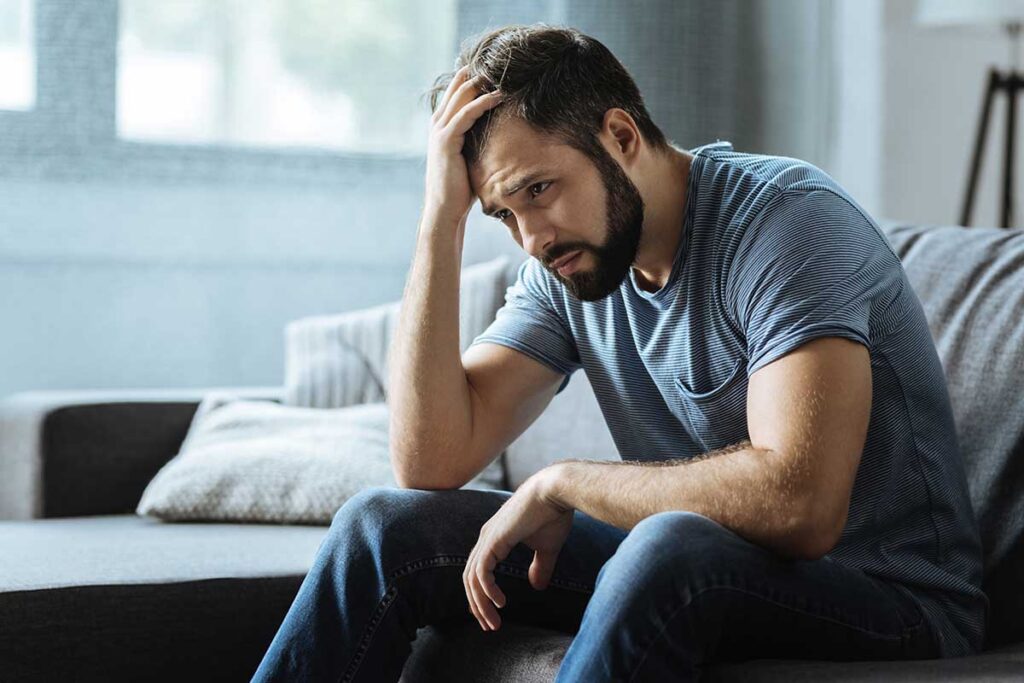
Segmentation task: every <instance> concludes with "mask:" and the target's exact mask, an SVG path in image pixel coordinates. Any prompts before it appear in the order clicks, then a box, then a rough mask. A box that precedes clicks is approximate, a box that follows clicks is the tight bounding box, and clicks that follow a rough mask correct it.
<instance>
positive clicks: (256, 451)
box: [137, 393, 504, 525]
mask: <svg viewBox="0 0 1024 683" xmlns="http://www.w3.org/2000/svg"><path fill="white" fill-rule="evenodd" d="M503 480H504V472H503V470H502V467H501V463H500V462H498V461H497V460H495V461H494V462H492V463H490V464H489V465H488V466H487V467H486V468H484V470H483V471H482V472H481V473H480V474H479V475H477V476H476V477H474V478H473V480H472V481H470V482H468V483H467V484H466V485H465V487H466V488H487V489H493V488H500V487H501V484H502V483H503ZM370 486H397V482H396V481H395V476H394V472H393V470H392V467H391V456H390V452H389V447H388V406H387V404H386V403H366V404H363V405H353V406H346V407H344V408H329V409H328V408H302V407H297V406H286V405H280V404H278V403H274V402H271V401H246V400H237V399H234V398H232V397H231V396H230V394H220V393H211V394H210V395H209V396H207V397H206V398H205V399H203V402H202V404H201V405H200V406H199V409H198V410H197V411H196V416H195V419H194V420H193V422H192V426H191V428H190V429H189V432H188V435H187V436H186V437H185V441H184V443H182V446H181V452H180V453H179V454H178V455H177V456H176V457H174V458H173V459H172V460H171V461H170V462H169V463H167V464H166V465H165V466H164V467H163V468H162V469H161V470H160V471H159V472H158V473H157V475H156V476H155V477H154V478H153V480H152V481H151V482H150V483H149V486H147V487H146V490H145V491H144V492H143V494H142V500H141V501H139V506H138V510H137V512H138V513H139V514H143V515H152V516H154V517H158V518H160V519H163V520H166V521H175V522H177V521H219V522H273V523H285V524H322V525H329V524H330V523H331V520H332V519H333V518H334V513H335V512H337V510H338V508H340V507H341V506H342V505H343V504H344V503H345V501H347V500H348V499H349V498H351V497H352V496H353V495H355V494H356V493H358V492H359V491H361V490H363V489H364V488H367V487H370Z"/></svg>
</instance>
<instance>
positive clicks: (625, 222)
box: [469, 118, 644, 301]
mask: <svg viewBox="0 0 1024 683" xmlns="http://www.w3.org/2000/svg"><path fill="white" fill-rule="evenodd" d="M469 174H470V184H471V186H472V188H473V192H474V193H475V194H476V195H477V197H479V198H480V203H481V206H482V208H483V209H484V211H485V213H489V214H491V215H493V216H494V217H495V218H496V219H498V220H500V221H501V222H502V223H503V224H504V225H505V226H506V227H507V228H508V229H509V231H510V232H511V233H512V237H513V238H514V239H515V240H516V242H518V243H519V246H521V247H522V248H523V249H524V250H525V251H526V252H527V253H528V254H530V255H531V256H533V257H534V258H536V259H537V260H539V261H540V262H541V263H542V264H543V265H544V267H545V268H547V269H548V270H549V271H550V272H551V273H552V274H553V275H554V276H555V277H556V278H558V280H559V281H560V282H561V283H562V284H563V285H565V287H566V289H568V290H569V292H570V293H571V294H572V295H573V296H575V297H576V298H577V299H580V300H582V301H597V300H598V299H602V298H604V297H606V296H608V295H609V294H611V293H612V292H614V291H615V290H616V289H618V287H619V285H620V284H621V283H622V280H623V279H624V278H625V277H626V275H627V274H628V273H629V268H630V266H631V265H632V264H633V261H634V260H635V259H636V253H637V249H638V247H639V244H640V236H641V234H642V232H643V218H644V204H643V200H642V199H641V197H640V192H639V191H638V190H637V188H636V185H634V184H633V182H632V181H631V180H630V179H629V177H628V176H627V175H626V174H625V172H624V171H623V170H622V167H621V166H619V164H618V163H617V162H616V161H615V159H613V158H612V157H611V156H610V155H608V154H607V153H606V154H605V156H604V158H602V159H601V160H600V162H598V163H595V162H594V161H593V160H591V159H590V157H588V156H587V155H585V154H583V153H582V152H580V151H579V150H577V149H575V148H573V147H570V146H569V145H567V144H565V143H564V142H562V141H561V140H559V139H556V138H554V137H552V136H550V135H545V134H543V133H540V132H538V131H537V130H535V129H534V128H532V127H531V126H529V125H528V124H527V123H525V122H523V121H522V120H520V119H512V118H509V119H505V120H502V121H501V122H499V123H497V124H496V125H494V127H493V128H492V129H491V131H490V139H489V140H488V142H487V145H486V147H485V148H484V152H483V155H482V156H481V158H480V159H479V160H478V161H477V162H476V163H474V164H472V165H471V167H470V169H469ZM572 254H576V255H574V256H571V257H570V258H569V259H568V260H566V258H564V257H569V256H570V255H572ZM556 262H558V263H556ZM556 266H557V267H556ZM560 270H561V272H559V271H560Z"/></svg>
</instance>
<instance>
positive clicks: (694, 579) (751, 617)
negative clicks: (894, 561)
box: [652, 513, 938, 662]
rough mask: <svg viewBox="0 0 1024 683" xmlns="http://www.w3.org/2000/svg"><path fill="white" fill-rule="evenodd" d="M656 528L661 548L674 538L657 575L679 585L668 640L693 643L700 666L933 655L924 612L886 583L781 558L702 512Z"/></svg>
mask: <svg viewBox="0 0 1024 683" xmlns="http://www.w3.org/2000/svg"><path fill="white" fill-rule="evenodd" d="M652 522H653V523H654V524H655V525H657V524H658V521H657V520H652ZM661 526H662V527H663V529H662V530H661V537H662V541H663V542H670V541H671V540H672V539H676V540H678V541H679V542H678V543H677V547H678V548H679V550H678V551H677V552H678V556H677V557H676V561H675V562H674V563H673V564H674V567H675V569H668V568H667V567H662V570H663V571H674V572H677V573H681V574H682V576H683V578H684V579H685V580H684V581H683V582H678V581H677V582H673V583H674V585H675V586H676V589H677V590H676V599H675V604H674V607H673V608H672V609H674V610H675V612H674V613H673V614H671V615H665V616H667V621H666V622H665V623H666V624H667V625H668V626H669V628H668V629H667V633H674V634H675V635H676V637H685V638H689V639H691V640H693V641H697V642H699V643H700V644H701V645H702V646H703V647H704V652H703V653H700V656H699V659H700V660H701V661H705V662H712V661H738V660H747V659H757V658H788V659H829V660H855V659H879V660H887V659H910V658H928V657H934V656H938V655H937V649H936V645H935V642H934V638H933V635H932V633H931V632H930V630H929V627H928V624H927V622H926V619H925V617H924V615H923V612H922V611H921V609H920V608H919V607H918V605H917V603H916V601H914V599H913V598H912V597H911V596H910V595H908V594H906V593H903V592H902V591H901V590H899V589H897V587H896V586H895V585H893V584H889V583H887V582H885V581H884V580H882V579H880V578H877V577H874V576H872V575H869V574H867V573H865V572H863V571H861V570H859V569H857V568H854V567H849V566H846V565H844V564H841V563H839V562H837V561H835V560H833V559H832V558H831V557H829V556H827V555H826V556H824V557H822V558H820V559H817V560H799V559H792V558H788V557H785V556H783V555H781V554H779V553H777V552H775V551H772V550H770V549H768V548H765V547H763V546H760V545H757V544H754V543H752V542H750V541H748V540H746V539H745V538H743V537H741V536H739V535H738V534H736V533H734V532H733V531H731V530H730V529H727V528H726V527H724V526H722V525H721V524H719V523H717V522H715V521H714V520H711V519H709V518H707V517H704V516H702V515H697V514H693V513H686V514H672V515H667V516H666V517H665V518H664V519H663V520H661ZM657 535H658V534H657V533H656V534H655V537H657ZM673 623H674V626H673Z"/></svg>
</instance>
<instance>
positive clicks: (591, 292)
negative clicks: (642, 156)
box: [548, 147, 644, 301]
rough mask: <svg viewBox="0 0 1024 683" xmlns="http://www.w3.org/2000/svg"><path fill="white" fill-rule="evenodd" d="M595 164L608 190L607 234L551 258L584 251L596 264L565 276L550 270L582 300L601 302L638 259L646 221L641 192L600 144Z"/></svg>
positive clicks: (578, 243) (570, 246)
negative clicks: (599, 242)
mask: <svg viewBox="0 0 1024 683" xmlns="http://www.w3.org/2000/svg"><path fill="white" fill-rule="evenodd" d="M594 165H595V166H597V170H598V172H599V173H600V175H601V182H602V184H603V185H604V190H605V214H606V223H607V225H608V236H607V237H606V238H605V240H604V243H603V244H601V245H598V246H594V245H592V244H588V243H586V242H577V243H575V244H565V245H562V248H560V249H559V250H558V252H557V253H554V254H552V255H551V256H550V259H549V261H548V263H552V262H554V261H555V260H556V259H559V258H561V257H562V256H565V255H566V254H570V253H572V252H574V251H577V250H579V251H581V252H582V253H581V254H580V256H579V257H578V258H583V256H584V255H585V254H587V253H589V254H590V255H591V256H593V259H594V266H593V267H592V268H591V269H589V270H583V269H579V270H577V271H576V272H574V273H571V274H569V275H567V276H565V277H562V276H561V275H559V274H558V272H557V271H555V270H551V269H549V270H550V272H551V273H553V274H554V276H555V277H556V278H557V279H558V281H559V282H561V283H562V284H563V285H564V286H565V288H566V289H567V290H569V293H570V294H572V295H573V296H574V297H576V298H577V299H579V300H580V301H598V300H600V299H603V298H605V297H606V296H608V295H609V294H611V293H612V292H614V291H615V290H617V289H618V288H619V286H620V285H621V284H622V281H623V280H624V279H625V278H626V276H627V275H628V274H629V269H630V267H631V266H632V265H633V262H634V261H635V260H636V253H637V250H638V249H639V247H640V236H641V234H642V233H643V224H644V201H643V199H642V198H641V197H640V191H639V190H638V189H637V187H636V185H634V184H633V181H632V180H630V179H629V176H627V175H626V172H625V171H623V170H622V167H621V166H619V164H618V162H617V161H615V159H614V158H612V156H611V155H610V154H608V152H607V151H606V150H605V149H604V148H603V147H599V151H598V158H596V159H594Z"/></svg>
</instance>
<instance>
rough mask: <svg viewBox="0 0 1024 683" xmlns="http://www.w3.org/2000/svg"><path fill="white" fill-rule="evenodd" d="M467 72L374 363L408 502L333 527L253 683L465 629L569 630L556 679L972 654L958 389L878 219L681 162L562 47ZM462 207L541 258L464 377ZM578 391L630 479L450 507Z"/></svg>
mask: <svg viewBox="0 0 1024 683" xmlns="http://www.w3.org/2000/svg"><path fill="white" fill-rule="evenodd" d="M458 66H460V67H461V68H459V69H458V70H457V71H456V72H455V73H454V74H451V75H447V76H445V77H443V78H442V79H441V81H440V82H439V84H438V87H437V88H436V91H435V94H434V100H433V105H434V113H433V118H432V127H431V131H430V138H429V145H428V153H427V169H426V188H425V202H424V208H423V213H422V218H421V222H420V224H419V230H418V233H417V243H416V252H415V256H414V260H413V265H412V268H411V270H410V273H409V279H408V284H407V286H406V290H405V294H404V298H403V303H402V310H401V316H400V322H399V326H398V330H397V331H396V336H395V338H394V341H393V345H392V348H391V356H390V369H389V372H390V378H389V379H390V396H389V403H390V409H391V411H392V413H391V415H392V416H391V430H392V432H391V444H392V464H393V467H394V471H395V475H396V479H397V481H398V483H399V484H400V487H399V488H373V489H369V490H366V491H363V492H361V493H360V494H358V495H357V496H355V497H354V498H352V499H350V500H349V501H348V502H347V503H346V504H345V505H344V506H343V507H342V508H341V509H340V510H339V511H338V512H337V514H336V516H335V518H334V522H333V524H332V526H331V529H330V531H329V533H328V535H327V537H326V538H325V540H324V543H323V545H322V546H321V548H320V551H319V554H318V556H317V558H316V561H315V563H314V565H313V567H312V570H311V571H310V573H309V575H308V576H307V577H306V579H305V581H304V583H303V584H302V587H301V589H300V590H299V593H298V595H297V597H296V599H295V602H294V604H293V605H292V607H291V610H290V611H289V612H288V614H287V616H286V618H285V621H284V623H283V624H282V626H281V629H280V631H279V632H278V634H277V636H276V637H275V639H274V641H273V643H272V644H271V646H270V649H269V651H268V652H267V655H266V657H265V659H264V661H263V663H262V665H261V666H260V669H259V671H258V672H257V675H256V679H257V680H261V681H267V680H281V681H284V680H289V681H294V680H332V681H335V680H341V681H395V680H398V678H399V675H400V673H401V670H402V666H403V664H404V662H405V660H406V657H407V656H408V654H409V652H410V641H411V640H412V639H413V638H414V637H415V634H416V629H417V628H420V627H422V626H424V625H427V624H433V623H438V622H441V621H447V622H450V621H452V620H458V619H475V620H476V622H477V623H479V626H480V628H482V629H484V630H485V631H493V630H495V629H498V628H500V626H501V624H502V622H503V621H504V620H515V621H522V622H524V623H532V624H539V625H543V626H547V627H550V628H560V629H564V630H566V631H567V632H569V633H574V634H575V638H574V639H573V641H572V644H571V646H570V647H569V649H568V651H567V652H566V654H565V657H564V659H563V661H562V663H561V667H560V669H559V671H558V676H557V681H559V682H568V681H573V682H578V681H586V682H588V683H591V682H598V681H625V680H630V681H673V680H679V681H683V680H687V681H688V680H695V679H697V678H698V676H699V674H700V669H701V667H702V666H703V665H704V664H707V663H708V662H713V661H725V660H743V659H753V658H762V657H782V658H791V659H837V660H849V659H917V658H937V657H952V656H959V655H966V654H972V653H976V652H978V651H980V648H981V644H982V639H983V635H984V634H983V628H984V620H985V612H986V609H987V607H988V601H987V598H986V596H985V595H984V593H983V592H982V591H981V589H980V583H981V568H982V565H981V547H980V541H979V536H978V530H977V525H976V521H975V519H974V516H973V511H972V508H971V504H970V500H969V498H968V492H967V485H966V480H965V475H964V471H963V467H962V463H961V460H960V455H959V451H958V445H957V439H956V433H955V430H954V424H953V418H952V411H951V408H950V404H949V397H948V394H947V389H946V384H945V379H944V375H943V370H942V367H941V365H940V362H939V359H938V356H937V354H936V351H935V347H934V344H933V341H932V338H931V336H930V334H929V330H928V326H927V323H926V320H925V317H924V314H923V311H922V309H921V305H920V303H919V301H918V299H917V297H916V296H915V294H914V292H913V290H912V289H911V287H910V285H909V283H908V281H907V278H906V275H905V273H904V271H903V268H902V266H901V264H900V262H899V260H898V258H897V257H896V255H895V253H894V252H893V250H892V249H891V248H890V246H889V244H888V242H887V241H886V239H885V237H884V236H883V234H882V233H881V231H880V230H879V228H878V226H877V224H876V222H875V221H874V220H873V219H872V218H871V217H870V216H869V215H868V214H867V213H866V212H865V211H864V210H863V209H862V208H861V207H860V206H859V205H858V204H857V203H856V202H855V201H854V200H853V199H852V198H851V197H850V196H849V194H848V193H847V192H846V191H844V190H843V188H842V187H840V185H839V184H838V183H837V182H836V181H835V180H834V179H832V178H831V177H830V176H828V175H827V174H826V173H824V172H823V171H822V170H820V169H818V168H816V167H815V166H813V165H811V164H809V163H806V162H803V161H800V160H797V159H793V158H788V157H780V156H768V155H761V154H754V153H740V152H737V151H735V150H734V149H733V148H732V145H731V144H730V143H728V142H724V141H716V142H714V143H710V144H704V145H700V146H698V147H694V148H690V149H684V148H681V147H679V146H677V145H676V144H674V143H672V142H670V141H668V140H667V139H666V138H665V135H664V134H663V133H662V131H661V130H660V129H659V128H658V127H657V126H656V125H655V124H654V123H653V121H652V120H651V117H650V115H649V114H648V112H647V110H646V108H645V106H644V103H643V101H642V99H641V96H640V92H639V90H638V89H637V86H636V84H635V83H634V81H633V79H632V78H631V77H630V75H629V74H628V72H627V71H626V69H625V68H623V66H622V65H621V64H620V63H619V61H618V60H617V59H616V58H615V57H614V56H613V55H612V54H611V53H610V52H609V51H608V49H607V48H605V46H604V45H602V44H601V43H600V42H598V41H597V40H595V39H593V38H591V37H589V36H586V35H584V34H582V33H580V32H578V31H576V30H572V29H564V28H553V27H548V26H544V25H534V26H513V27H506V28H503V29H500V30H497V31H494V32H491V33H489V34H487V35H484V36H482V37H481V38H480V39H479V40H477V41H476V42H475V43H473V44H471V45H470V46H469V47H468V48H467V49H466V50H465V51H464V52H463V53H462V55H461V56H460V57H459V60H458ZM476 200H479V201H480V204H481V207H482V209H483V211H484V213H486V214H487V215H488V216H491V217H492V218H494V219H495V220H497V221H499V222H500V223H501V224H502V225H503V226H504V227H505V228H506V229H507V230H508V232H509V234H510V235H511V237H512V239H514V240H515V241H516V242H517V243H518V244H519V246H521V247H522V249H523V250H524V251H525V252H526V253H527V254H528V255H529V256H530V257H532V258H529V259H527V260H526V261H525V262H524V263H523V265H522V266H521V267H520V268H519V271H518V278H517V281H516V282H515V284H514V285H513V286H512V287H511V288H509V290H508V292H507V294H506V302H505V305H504V306H503V307H502V308H501V310H500V311H499V312H498V315H497V317H496V319H495V320H494V322H493V323H492V324H491V325H490V327H489V328H488V329H487V330H486V331H485V332H484V333H483V334H482V335H480V336H479V337H477V338H476V339H475V340H474V341H473V344H472V345H471V346H470V347H469V348H468V349H467V350H466V351H465V353H463V354H460V352H459V348H460V346H459V325H458V297H459V281H460V279H459V275H460V264H461V256H462V244H463V237H464V231H465V226H466V219H467V215H468V212H469V210H470V208H471V206H472V204H473V203H474V202H475V201H476ZM579 369H583V371H584V372H585V373H586V376H587V378H588V379H589V380H590V382H591V384H592V386H593V389H594V392H595V395H596V398H597V400H598V403H599V404H600V407H601V410H602V413H603V415H604V417H605V419H606V421H607V424H608V427H609V429H610V431H611V434H612V436H613V438H614V440H615V444H616V446H617V449H618V451H619V454H620V456H621V459H622V461H621V462H593V461H585V460H582V461H581V460H571V459H569V460H564V461H560V462H557V463H554V464H552V465H551V466H549V467H546V468H544V469H543V470H541V471H540V472H538V473H536V474H535V475H534V476H532V477H530V478H529V479H528V480H527V481H526V482H525V483H524V484H523V485H521V486H520V487H519V488H517V489H516V491H515V492H509V491H479V490H469V489H460V487H461V486H463V485H464V484H466V483H467V482H468V481H469V480H470V479H472V478H473V477H474V476H475V475H476V474H478V473H479V472H480V471H481V470H482V469H483V468H484V467H485V466H486V465H487V464H488V463H489V462H491V461H492V460H493V459H494V458H495V457H496V456H497V455H498V454H499V453H500V452H501V451H502V450H503V449H504V448H505V447H506V446H507V445H508V444H510V443H511V442H512V441H513V440H515V439H516V437H517V436H518V435H519V434H521V433H522V432H523V431H524V430H525V429H526V428H527V427H528V426H529V425H530V424H531V422H532V421H533V420H534V419H535V418H537V416H538V415H540V413H541V412H542V411H543V410H544V408H545V407H546V406H547V405H548V403H549V402H550V401H551V399H552V397H553V396H554V395H555V394H557V393H558V392H559V391H561V390H562V389H563V388H564V387H565V385H566V383H567V382H568V381H569V378H570V376H571V375H572V373H573V372H575V371H576V370H579ZM566 455H567V456H571V455H572V454H571V453H567V454H566Z"/></svg>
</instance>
